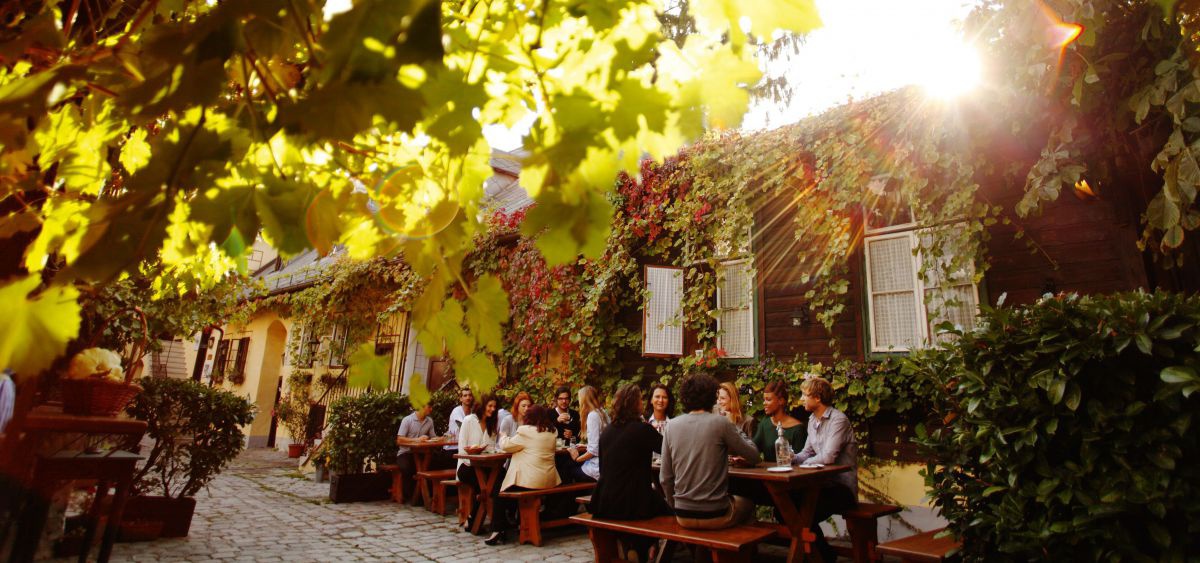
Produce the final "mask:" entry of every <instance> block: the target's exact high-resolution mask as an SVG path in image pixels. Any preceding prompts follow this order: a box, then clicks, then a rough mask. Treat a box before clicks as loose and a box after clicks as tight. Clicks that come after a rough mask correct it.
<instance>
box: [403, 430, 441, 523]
mask: <svg viewBox="0 0 1200 563" xmlns="http://www.w3.org/2000/svg"><path fill="white" fill-rule="evenodd" d="M397 442H398V443H399V444H400V445H401V446H403V447H405V448H408V451H409V453H411V454H412V456H413V465H414V466H416V470H415V471H413V475H414V478H413V480H414V481H416V486H415V487H413V498H412V504H413V506H416V505H418V504H421V498H422V496H424V498H425V499H430V498H433V497H432V496H430V492H429V489H428V487H429V484H428V483H425V482H424V481H422V480H421V479H417V478H416V477H415V475H416V474H417V473H420V472H422V471H428V470H429V462H430V461H431V460H432V459H433V454H434V452H436V451H437V450H440V449H442V448H443V447H445V446H449V445H451V444H453V443H454V442H452V441H450V440H447V439H445V438H436V439H433V440H416V439H413V438H398V439H397Z"/></svg>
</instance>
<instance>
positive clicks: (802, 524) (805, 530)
mask: <svg viewBox="0 0 1200 563" xmlns="http://www.w3.org/2000/svg"><path fill="white" fill-rule="evenodd" d="M774 465H775V464H773V463H767V462H763V463H759V464H758V465H757V466H755V467H738V466H730V467H729V478H730V479H742V480H748V481H755V482H758V483H762V485H763V487H764V488H765V489H766V490H767V492H768V493H769V494H770V495H771V501H772V503H773V504H774V506H775V507H776V508H778V509H779V513H780V515H781V516H782V517H783V524H782V525H781V526H780V528H781V529H780V530H779V531H780V532H781V533H782V534H783V535H784V536H785V537H787V538H789V539H790V540H791V542H792V543H791V547H790V548H789V549H788V561H789V562H794V563H795V562H800V561H804V560H805V558H806V557H807V559H808V560H809V561H814V562H817V563H821V562H822V561H823V560H822V559H821V554H820V553H818V552H817V551H816V550H815V549H813V547H812V543H813V542H815V541H816V540H817V536H816V535H815V534H813V532H812V530H810V529H809V528H811V527H812V522H813V517H814V516H815V515H816V511H817V497H818V496H820V494H821V487H824V486H825V485H826V484H828V483H829V482H830V481H831V480H832V479H833V477H834V476H836V475H837V474H839V473H843V472H845V471H850V470H851V467H850V466H848V465H826V466H825V467H821V468H812V469H809V468H801V467H798V466H792V468H791V470H789V471H786V472H774V471H769V470H768V469H767V468H768V467H773V466H774ZM653 467H654V470H655V471H658V470H659V469H661V465H659V464H657V463H655V464H654V465H653ZM654 485H655V487H656V488H657V489H658V490H659V492H660V493H661V492H662V489H661V485H660V484H659V483H658V482H657V481H656V482H655V483H654ZM793 492H803V493H804V500H803V502H802V503H801V505H800V506H796V503H795V502H793V501H792V495H791V493H793Z"/></svg>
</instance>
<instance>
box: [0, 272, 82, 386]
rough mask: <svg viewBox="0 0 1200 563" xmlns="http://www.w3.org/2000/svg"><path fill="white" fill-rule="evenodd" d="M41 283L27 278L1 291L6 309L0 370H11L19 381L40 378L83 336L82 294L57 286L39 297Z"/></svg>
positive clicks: (1, 326)
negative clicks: (41, 374)
mask: <svg viewBox="0 0 1200 563" xmlns="http://www.w3.org/2000/svg"><path fill="white" fill-rule="evenodd" d="M39 283H40V279H39V278H38V277H36V276H30V277H25V278H22V279H19V280H17V281H15V282H13V283H10V284H8V285H5V286H2V287H0V303H4V307H5V309H6V315H5V320H4V322H3V323H0V366H5V367H10V368H12V370H13V371H14V372H16V374H17V377H18V378H22V379H23V378H28V377H33V376H37V375H38V374H39V373H41V372H42V371H43V370H45V369H46V368H48V367H50V364H52V363H54V360H56V359H57V358H58V357H59V356H61V355H62V354H63V353H64V352H66V349H67V343H68V342H70V341H71V340H72V339H73V338H75V337H76V336H77V335H78V334H79V303H78V302H77V301H76V299H77V298H78V297H79V292H78V291H76V289H75V288H74V287H70V286H65V287H64V286H56V287H51V288H48V289H46V290H45V291H43V292H41V293H40V294H38V295H31V293H32V292H33V291H34V290H35V289H37V287H38V285H39Z"/></svg>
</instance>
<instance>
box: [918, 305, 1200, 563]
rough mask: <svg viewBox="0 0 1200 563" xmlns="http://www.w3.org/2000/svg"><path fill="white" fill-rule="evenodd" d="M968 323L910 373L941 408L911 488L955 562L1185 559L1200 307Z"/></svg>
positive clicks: (1062, 309) (1047, 308)
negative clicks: (960, 556)
mask: <svg viewBox="0 0 1200 563" xmlns="http://www.w3.org/2000/svg"><path fill="white" fill-rule="evenodd" d="M982 318H983V321H984V322H982V323H980V328H978V329H977V330H975V331H973V332H969V333H966V334H963V335H962V338H961V340H959V342H958V343H957V345H955V346H953V347H950V348H947V349H945V350H942V351H940V352H933V353H929V354H925V355H923V356H920V357H918V358H916V359H915V363H914V366H913V367H914V370H915V372H923V373H915V375H917V376H921V375H924V376H928V377H931V378H933V380H934V381H936V382H938V383H940V384H941V385H943V387H942V389H944V390H945V392H946V394H947V395H946V396H944V397H941V399H943V400H944V401H945V402H944V403H941V405H942V407H943V408H944V409H945V412H944V413H943V414H944V415H945V421H946V425H945V426H944V427H941V428H938V429H935V430H933V431H932V432H930V433H929V434H928V436H927V437H925V439H924V440H923V444H924V445H925V446H927V448H928V453H929V454H930V455H931V459H930V461H929V465H928V469H927V472H926V480H927V484H928V485H929V487H930V489H931V491H930V494H931V496H932V498H933V500H934V503H935V504H936V505H937V506H938V507H939V508H940V509H941V511H942V514H943V516H945V517H946V518H947V519H948V520H949V521H950V527H951V529H952V530H953V532H954V534H955V535H957V536H958V537H960V538H961V539H962V541H963V544H964V552H965V555H966V557H967V558H968V559H970V560H984V559H986V560H988V561H1004V560H1013V561H1018V560H1042V561H1102V560H1104V561H1117V560H1121V561H1169V560H1178V561H1182V560H1184V559H1185V558H1187V557H1194V556H1195V555H1196V554H1197V553H1200V503H1197V502H1196V499H1197V498H1200V434H1198V433H1197V432H1196V430H1195V429H1194V428H1193V427H1192V424H1193V421H1194V418H1195V415H1196V413H1197V412H1200V395H1197V394H1194V391H1196V390H1197V389H1200V378H1198V377H1197V371H1196V370H1197V366H1198V364H1200V361H1198V353H1197V350H1198V349H1200V298H1197V297H1195V296H1183V295H1178V294H1167V293H1157V294H1152V295H1151V294H1145V293H1127V294H1119V295H1113V296H1105V297H1079V296H1075V295H1066V296H1059V297H1054V298H1050V297H1047V298H1044V299H1042V300H1041V301H1039V302H1037V303H1036V304H1033V305H1031V306H1028V307H1022V308H1000V309H995V310H985V311H984V312H983V313H982Z"/></svg>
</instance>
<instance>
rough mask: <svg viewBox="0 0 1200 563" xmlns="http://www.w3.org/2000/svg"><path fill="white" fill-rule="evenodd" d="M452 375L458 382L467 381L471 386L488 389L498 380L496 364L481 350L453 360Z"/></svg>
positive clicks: (498, 373)
mask: <svg viewBox="0 0 1200 563" xmlns="http://www.w3.org/2000/svg"><path fill="white" fill-rule="evenodd" d="M454 376H455V378H457V379H458V381H459V383H464V382H465V383H467V384H468V385H470V386H471V387H472V388H475V389H483V390H490V389H491V388H493V387H495V386H496V382H497V381H499V380H500V372H499V371H497V370H496V364H494V363H492V360H491V358H488V357H487V356H486V355H484V353H483V352H475V353H474V354H471V355H470V356H468V357H466V358H463V359H461V360H455V362H454Z"/></svg>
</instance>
